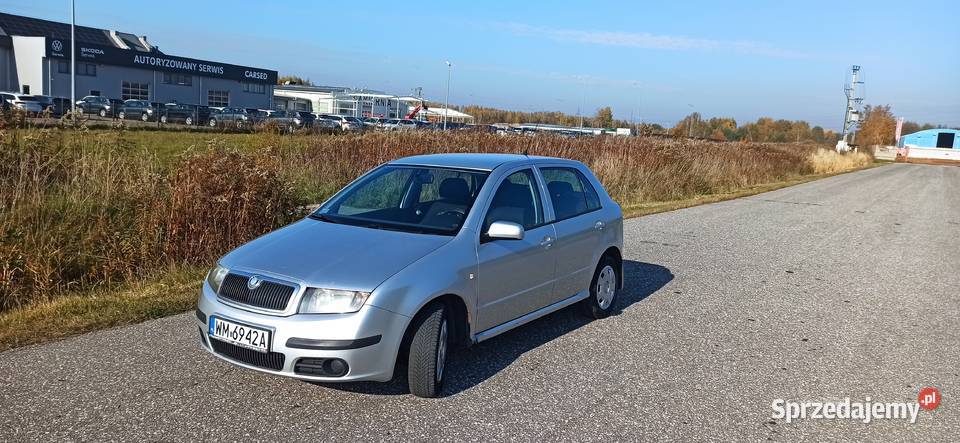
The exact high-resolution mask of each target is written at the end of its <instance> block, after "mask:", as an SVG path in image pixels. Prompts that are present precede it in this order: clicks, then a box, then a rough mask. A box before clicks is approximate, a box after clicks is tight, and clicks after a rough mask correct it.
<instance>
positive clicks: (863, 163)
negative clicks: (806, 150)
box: [810, 149, 873, 174]
mask: <svg viewBox="0 0 960 443" xmlns="http://www.w3.org/2000/svg"><path fill="white" fill-rule="evenodd" d="M810 163H811V164H812V165H813V171H814V172H815V173H817V174H835V173H837V172H846V171H852V170H854V169H861V168H865V167H867V166H868V165H870V164H871V163H873V157H871V156H870V155H868V154H864V153H862V152H848V153H844V154H841V153H838V152H837V151H833V150H827V149H818V150H817V151H816V152H814V153H813V154H811V155H810Z"/></svg>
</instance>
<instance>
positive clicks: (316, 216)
mask: <svg viewBox="0 0 960 443" xmlns="http://www.w3.org/2000/svg"><path fill="white" fill-rule="evenodd" d="M307 217H308V218H312V219H314V220H320V221H325V222H328V223H340V222H339V221H337V220H334V219H332V218H330V217H327V216H326V215H323V214H318V213H316V212H314V213H311V214H310V215H308V216H307Z"/></svg>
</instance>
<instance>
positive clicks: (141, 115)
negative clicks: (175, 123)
mask: <svg viewBox="0 0 960 443" xmlns="http://www.w3.org/2000/svg"><path fill="white" fill-rule="evenodd" d="M140 120H143V121H147V120H150V115H149V114H147V113H146V112H144V113H143V114H140Z"/></svg>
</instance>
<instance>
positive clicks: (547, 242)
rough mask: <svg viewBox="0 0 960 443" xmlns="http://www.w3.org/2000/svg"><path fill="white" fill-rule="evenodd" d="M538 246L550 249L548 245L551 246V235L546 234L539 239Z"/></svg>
mask: <svg viewBox="0 0 960 443" xmlns="http://www.w3.org/2000/svg"><path fill="white" fill-rule="evenodd" d="M540 246H543V248H544V249H550V246H553V237H551V236H549V235H548V236H546V237H544V238H543V240H541V241H540Z"/></svg>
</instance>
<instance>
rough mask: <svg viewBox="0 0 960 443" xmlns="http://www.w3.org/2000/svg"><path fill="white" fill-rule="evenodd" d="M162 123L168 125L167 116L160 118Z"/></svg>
mask: <svg viewBox="0 0 960 443" xmlns="http://www.w3.org/2000/svg"><path fill="white" fill-rule="evenodd" d="M160 123H163V124H166V123H167V116H165V115H164V116H161V117H160Z"/></svg>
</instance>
